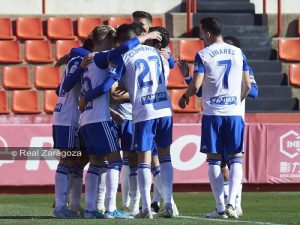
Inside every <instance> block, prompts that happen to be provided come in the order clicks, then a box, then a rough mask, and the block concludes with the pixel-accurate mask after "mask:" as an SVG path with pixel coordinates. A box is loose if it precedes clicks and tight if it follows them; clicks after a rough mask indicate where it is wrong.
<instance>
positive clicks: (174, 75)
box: [168, 65, 187, 88]
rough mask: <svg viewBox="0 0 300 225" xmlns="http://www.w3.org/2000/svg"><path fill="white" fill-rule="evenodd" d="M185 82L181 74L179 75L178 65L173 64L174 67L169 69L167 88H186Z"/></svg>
mask: <svg viewBox="0 0 300 225" xmlns="http://www.w3.org/2000/svg"><path fill="white" fill-rule="evenodd" d="M186 87H187V84H186V83H185V80H184V78H183V76H182V75H181V72H180V69H179V66H178V65H175V67H174V69H171V70H170V76H169V78H168V88H186Z"/></svg>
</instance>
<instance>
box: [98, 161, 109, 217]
mask: <svg viewBox="0 0 300 225" xmlns="http://www.w3.org/2000/svg"><path fill="white" fill-rule="evenodd" d="M107 169H108V161H107V160H106V158H104V161H103V163H102V165H101V166H100V174H99V181H98V183H99V185H98V199H97V209H98V210H99V211H100V212H103V213H104V212H105V205H104V202H105V194H106V174H107Z"/></svg>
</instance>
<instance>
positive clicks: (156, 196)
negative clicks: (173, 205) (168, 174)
mask: <svg viewBox="0 0 300 225" xmlns="http://www.w3.org/2000/svg"><path fill="white" fill-rule="evenodd" d="M151 173H152V176H153V197H152V203H151V209H152V211H153V212H155V213H158V212H159V205H160V198H161V196H162V186H161V179H160V165H159V159H158V152H157V148H156V147H155V148H154V149H153V151H152V162H151Z"/></svg>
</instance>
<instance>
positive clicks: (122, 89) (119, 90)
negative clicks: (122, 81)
mask: <svg viewBox="0 0 300 225" xmlns="http://www.w3.org/2000/svg"><path fill="white" fill-rule="evenodd" d="M115 92H116V94H118V95H124V94H126V93H127V92H128V91H127V89H126V88H125V86H123V85H118V86H117V87H116V88H115Z"/></svg>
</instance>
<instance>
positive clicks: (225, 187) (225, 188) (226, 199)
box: [223, 181, 229, 204]
mask: <svg viewBox="0 0 300 225" xmlns="http://www.w3.org/2000/svg"><path fill="white" fill-rule="evenodd" d="M223 191H224V200H225V204H228V199H229V182H228V181H224V185H223Z"/></svg>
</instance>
